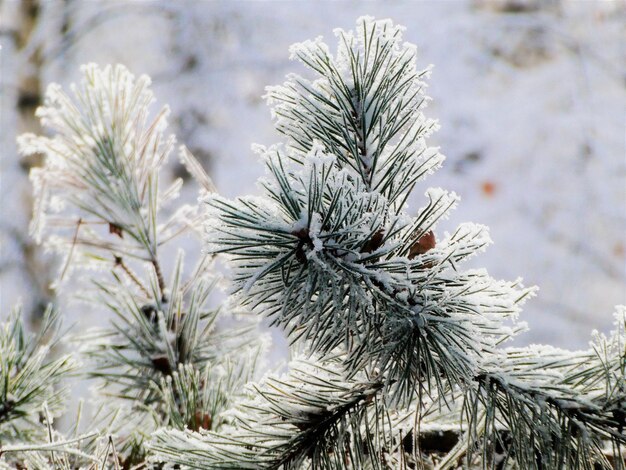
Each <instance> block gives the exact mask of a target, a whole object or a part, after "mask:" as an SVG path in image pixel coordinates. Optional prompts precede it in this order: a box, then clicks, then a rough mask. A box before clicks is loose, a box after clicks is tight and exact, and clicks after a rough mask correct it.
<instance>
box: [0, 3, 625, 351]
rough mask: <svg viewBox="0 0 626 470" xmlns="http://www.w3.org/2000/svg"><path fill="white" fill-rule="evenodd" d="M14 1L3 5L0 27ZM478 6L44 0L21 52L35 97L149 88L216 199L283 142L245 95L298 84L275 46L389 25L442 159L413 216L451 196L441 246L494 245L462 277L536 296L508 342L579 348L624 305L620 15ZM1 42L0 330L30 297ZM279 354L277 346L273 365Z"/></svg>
mask: <svg viewBox="0 0 626 470" xmlns="http://www.w3.org/2000/svg"><path fill="white" fill-rule="evenodd" d="M15 3H17V0H13V2H12V1H11V0H9V2H7V3H6V4H5V6H4V7H3V8H4V12H5V15H6V12H7V11H8V10H10V9H11V7H12V6H13V7H14V6H15ZM486 3H487V2H461V1H440V2H437V1H428V2H400V1H394V2H380V3H376V2H326V1H315V2H314V1H303V2H283V1H274V2H219V1H214V2H208V1H206V2H204V1H195V2H180V3H178V2H163V3H156V2H152V3H139V2H121V1H108V2H74V3H69V5H70V6H69V7H68V6H67V5H66V4H65V2H55V1H49V2H44V8H43V9H42V11H41V18H42V19H41V22H40V23H41V24H39V25H38V26H37V27H36V29H35V31H34V36H33V39H32V41H33V43H36V44H39V45H40V46H41V47H42V51H43V55H44V57H45V58H46V60H45V62H44V66H43V69H42V76H41V80H42V82H43V83H44V84H46V83H49V82H52V81H54V82H58V83H60V84H62V85H63V86H67V85H69V83H71V82H72V81H76V80H77V79H78V76H79V66H80V65H81V64H83V63H87V62H96V63H99V64H102V65H104V64H106V63H123V64H125V65H127V66H128V67H129V68H130V70H131V71H133V72H134V73H136V74H142V73H146V74H148V75H150V76H151V77H152V79H153V83H154V85H153V88H154V91H155V94H156V96H157V99H158V102H159V104H165V103H167V104H169V105H170V107H171V108H172V116H171V119H170V121H171V122H172V123H173V127H172V130H173V131H174V132H175V133H176V134H177V136H178V141H179V142H180V143H184V144H186V145H187V146H188V147H189V148H190V149H191V151H192V152H193V153H194V154H195V155H196V156H197V157H198V158H200V159H201V160H202V162H203V164H204V166H205V168H206V169H207V170H208V171H209V173H210V174H211V176H212V178H213V180H214V181H215V183H216V185H217V187H218V189H219V191H220V193H221V194H222V195H224V196H226V197H235V196H238V195H244V194H258V193H259V189H258V188H257V186H256V185H255V181H256V179H257V177H258V176H260V175H261V174H262V172H263V166H262V162H261V161H260V160H259V159H258V158H257V157H256V156H255V154H254V153H253V152H252V151H251V150H250V146H251V144H253V143H261V144H264V145H269V144H272V143H276V142H279V141H280V140H281V137H280V136H279V135H277V134H276V133H275V132H274V130H273V127H272V122H271V119H270V112H269V108H268V107H267V106H266V105H265V103H264V101H263V99H262V98H261V96H262V95H263V94H264V87H265V86H266V85H273V84H278V83H282V82H283V80H284V76H285V74H287V73H289V72H299V73H302V72H304V70H303V68H302V66H301V65H299V64H298V63H296V62H290V61H289V60H288V56H289V53H288V47H289V45H290V44H292V43H294V42H296V41H301V40H305V39H311V38H314V37H316V36H318V35H323V36H324V38H325V40H326V42H328V43H329V44H333V43H334V38H333V34H332V30H333V29H334V28H335V27H342V28H344V29H350V28H352V27H353V25H354V21H355V19H356V18H357V17H358V16H361V15H364V14H369V15H373V16H375V17H377V18H384V17H389V18H391V19H392V20H394V21H395V22H397V23H400V24H403V25H404V26H406V28H407V30H406V34H405V38H406V39H407V40H408V41H410V42H412V43H415V44H417V46H418V51H419V56H420V57H421V65H422V66H423V67H426V66H427V65H429V64H434V66H435V67H434V71H433V74H432V77H431V80H430V87H429V89H428V94H429V95H430V96H431V97H432V98H433V100H432V102H431V104H430V105H429V107H428V109H427V110H426V114H427V116H428V117H435V118H438V119H439V121H440V124H441V130H440V131H439V132H438V133H437V134H436V135H435V136H434V138H433V139H432V143H433V144H435V145H438V146H440V148H441V151H442V153H443V154H444V155H446V156H447V160H446V162H445V163H444V166H443V168H442V169H441V170H439V171H438V172H437V173H436V174H435V175H433V176H431V177H429V178H428V179H427V180H425V182H423V183H422V185H421V186H419V187H418V188H417V190H416V191H415V193H414V195H413V197H412V199H411V201H410V205H411V207H413V208H415V209H417V208H418V207H420V206H421V205H423V203H424V201H425V199H424V192H425V191H426V189H427V188H428V187H430V186H433V187H438V186H440V187H443V188H446V189H447V190H451V191H455V192H456V193H457V194H459V195H460V196H461V203H460V204H459V207H458V209H457V210H456V211H455V213H454V214H453V215H452V217H451V218H450V219H449V220H448V221H446V222H445V223H444V224H443V226H442V227H441V228H440V231H441V233H443V230H449V231H451V230H452V229H453V228H454V227H455V226H456V225H457V224H458V223H459V222H463V221H472V222H477V223H481V224H485V225H487V226H489V227H490V229H491V237H492V238H493V240H494V241H495V244H494V245H493V246H492V247H490V248H489V250H488V251H487V252H486V253H485V254H482V255H480V256H478V257H476V258H475V259H473V260H472V262H471V263H472V266H474V267H479V266H480V267H486V268H487V269H488V271H489V272H490V274H492V275H493V276H494V277H496V278H502V279H508V280H513V279H515V278H517V277H518V276H521V277H523V278H524V280H525V283H526V284H527V285H538V286H539V287H540V291H539V295H538V296H537V297H536V298H535V299H533V300H532V301H530V302H529V303H527V304H526V306H525V308H524V311H523V314H522V319H523V320H526V321H527V322H528V324H529V327H530V332H529V333H527V334H525V335H524V336H523V337H521V338H520V339H519V340H518V342H519V343H520V344H525V343H550V344H552V345H554V346H559V347H570V348H576V347H582V346H585V345H586V344H587V341H588V340H589V339H590V332H591V330H592V329H593V328H596V329H599V330H605V331H607V330H608V329H609V327H610V325H611V322H612V318H613V317H612V313H613V311H614V306H615V305H617V304H623V303H626V137H625V125H626V6H625V4H624V3H623V2H618V1H615V2H592V1H576V2H575V1H572V2H561V3H558V2H554V1H552V2H549V3H550V5H549V6H546V7H545V8H540V9H538V10H532V9H531V11H526V12H518V13H510V12H504V11H501V9H499V8H497V5H498V3H497V2H488V3H489V5H487V4H486ZM492 3H495V4H496V6H493V5H491V4H492ZM521 3H528V2H521ZM546 5H548V3H547V2H546ZM7 17H8V18H10V15H9V16H5V20H4V21H3V23H2V27H3V28H4V29H6V28H7V24H6V22H7V20H6V18H7ZM8 21H10V20H8ZM64 22H65V23H66V26H67V30H68V32H69V34H65V35H63V34H61V32H60V31H61V29H62V24H63V23H64ZM9 26H10V25H9ZM2 45H3V49H2V56H1V67H2V70H1V72H2V90H1V93H2V117H1V121H2V122H1V124H2V131H0V132H1V141H0V149H2V150H1V152H2V162H1V170H0V171H1V172H2V181H1V186H0V197H1V198H2V199H1V209H2V210H1V212H0V223H1V231H0V237H1V243H2V248H1V250H2V252H1V254H0V266H1V267H2V270H1V271H0V283H1V290H0V308H1V312H0V316H2V317H4V316H5V315H7V314H8V311H9V309H10V306H11V305H12V304H13V303H14V302H15V300H16V299H17V298H18V297H21V298H22V299H23V300H24V302H25V303H26V304H27V305H28V302H29V292H28V290H29V288H30V287H29V283H28V281H27V277H28V276H27V275H25V274H24V270H23V266H22V264H20V263H21V262H20V256H21V255H20V254H19V246H18V245H17V243H16V242H15V237H12V236H11V235H10V233H11V230H13V229H14V230H17V231H21V233H24V232H25V230H26V225H27V221H28V211H27V204H28V200H27V197H26V196H27V194H28V192H29V190H30V189H29V185H28V182H27V179H26V177H25V175H24V174H23V173H24V172H23V170H22V169H21V167H20V165H19V158H18V156H17V154H16V151H15V144H14V140H15V136H16V134H17V133H18V132H20V129H18V127H19V126H18V124H17V113H16V111H15V100H16V96H17V95H16V86H17V82H16V76H17V72H18V71H20V70H23V69H24V68H25V67H27V64H25V63H24V61H23V57H24V52H20V51H17V50H13V48H12V47H11V46H10V44H9V43H8V41H7V40H6V36H4V35H3V36H2ZM172 161H176V158H172ZM179 171H180V168H178V167H177V166H176V165H173V166H172V172H173V173H174V172H179ZM196 190H197V188H195V187H192V188H190V189H187V190H185V191H184V193H183V197H184V199H186V200H187V201H193V200H194V199H195V197H196ZM25 201H26V202H25ZM80 308H81V307H78V308H77V307H68V310H67V315H68V316H70V317H71V318H72V319H73V320H74V321H75V320H80V321H81V323H82V325H84V326H85V325H88V324H89V323H90V322H92V321H94V319H95V314H90V313H88V312H85V311H80V310H79V309H80ZM275 337H277V338H278V337H279V335H278V334H275ZM284 354H285V353H284V343H283V344H279V347H278V348H277V349H276V350H275V352H274V358H278V357H280V356H282V355H284Z"/></svg>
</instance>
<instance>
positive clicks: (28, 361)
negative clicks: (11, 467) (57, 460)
mask: <svg viewBox="0 0 626 470" xmlns="http://www.w3.org/2000/svg"><path fill="white" fill-rule="evenodd" d="M60 326H61V325H60V320H59V317H58V314H57V312H56V311H54V310H53V309H52V308H51V307H48V309H47V310H46V312H45V314H44V318H43V322H42V325H41V328H40V331H39V333H38V334H37V335H28V334H27V333H26V330H25V327H24V323H23V320H22V314H21V311H20V310H19V308H17V309H16V310H14V311H13V312H12V313H11V315H10V316H9V317H8V319H7V321H6V322H3V323H0V443H2V444H10V443H16V442H18V443H19V442H24V443H25V442H32V441H33V440H35V439H38V438H41V436H42V435H43V428H42V426H41V423H40V420H45V416H44V415H43V412H44V406H45V407H46V409H47V410H49V411H48V412H49V415H50V416H51V417H57V416H59V415H60V414H61V412H62V411H63V410H64V400H65V397H66V394H67V388H66V387H65V386H63V385H62V381H63V380H64V379H67V378H68V377H69V376H70V375H71V374H73V373H74V372H75V370H76V367H77V363H76V362H75V360H74V359H73V358H72V357H71V356H70V355H62V356H60V357H58V358H54V357H52V356H53V352H52V350H53V348H54V347H55V346H56V345H57V344H58V342H59V340H60V337H61V331H60ZM1 452H2V450H1V448H0V453H1Z"/></svg>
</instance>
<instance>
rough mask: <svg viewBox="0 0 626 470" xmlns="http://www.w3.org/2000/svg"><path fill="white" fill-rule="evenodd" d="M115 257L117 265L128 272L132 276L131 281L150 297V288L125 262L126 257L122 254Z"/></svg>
mask: <svg viewBox="0 0 626 470" xmlns="http://www.w3.org/2000/svg"><path fill="white" fill-rule="evenodd" d="M114 258H115V266H119V267H120V268H122V270H123V271H124V272H125V273H126V275H127V276H128V277H129V278H130V280H131V281H133V282H134V283H135V285H136V286H137V287H139V289H140V290H141V292H143V294H144V295H145V296H146V297H148V298H150V293H149V292H148V289H146V288H145V287H144V285H143V284H142V283H141V281H140V280H139V278H138V277H137V276H136V275H135V273H134V272H133V271H132V270H131V269H130V268H129V267H128V266H127V265H126V263H124V259H123V258H122V257H121V256H117V255H114Z"/></svg>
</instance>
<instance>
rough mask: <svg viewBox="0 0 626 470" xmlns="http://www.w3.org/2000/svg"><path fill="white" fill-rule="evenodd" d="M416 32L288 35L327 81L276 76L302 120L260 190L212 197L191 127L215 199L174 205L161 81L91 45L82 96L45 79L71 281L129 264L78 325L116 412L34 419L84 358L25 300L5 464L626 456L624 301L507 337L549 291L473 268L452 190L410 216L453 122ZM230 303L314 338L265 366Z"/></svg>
mask: <svg viewBox="0 0 626 470" xmlns="http://www.w3.org/2000/svg"><path fill="white" fill-rule="evenodd" d="M402 31H403V28H401V27H398V26H395V25H393V24H392V23H391V22H390V21H375V20H373V19H371V18H367V17H366V18H361V19H359V20H358V21H357V25H356V29H355V31H350V32H346V31H343V30H337V31H336V35H337V38H338V46H337V50H336V52H335V53H334V54H332V53H331V52H330V50H329V48H328V47H327V46H326V44H324V43H323V42H322V41H321V39H316V40H315V41H306V42H304V43H301V44H296V45H294V46H293V47H292V49H291V55H292V58H294V59H297V60H299V61H300V62H302V64H304V66H305V67H306V68H307V69H308V73H309V75H310V76H311V77H312V78H305V77H302V76H299V75H290V76H288V78H287V81H286V82H285V83H284V84H283V85H282V86H276V87H270V88H268V93H267V99H268V102H269V103H270V105H271V107H272V113H273V117H274V120H275V124H276V128H277V130H278V131H279V132H280V133H281V134H282V135H283V136H284V138H285V141H284V143H283V144H281V145H276V146H272V147H267V148H266V147H260V146H259V147H256V152H257V153H258V154H259V155H260V157H261V158H262V159H263V161H264V163H265V166H266V170H267V172H266V176H265V178H263V179H262V180H261V186H262V189H263V194H262V196H260V197H241V198H237V199H236V200H228V199H226V198H223V197H220V196H218V195H216V194H215V193H214V191H213V187H212V184H211V182H210V179H209V178H208V176H207V175H206V174H205V173H204V172H203V171H202V169H201V167H200V165H199V164H198V162H196V161H195V160H194V159H193V157H192V156H191V155H190V154H189V153H188V152H187V151H186V150H185V149H184V148H182V149H181V158H182V160H183V162H184V163H185V165H186V167H187V168H188V169H189V171H190V172H191V173H192V175H194V176H195V177H196V179H197V180H198V182H199V183H200V184H201V186H202V188H203V196H202V198H201V200H202V204H201V206H202V207H203V208H204V210H202V209H199V208H197V207H182V208H180V209H179V210H178V211H175V212H174V214H173V216H171V217H169V218H167V219H166V220H165V221H164V222H162V221H161V220H162V218H163V217H164V216H163V213H165V211H164V210H162V209H163V207H165V206H167V205H168V204H169V203H171V201H173V200H175V196H176V195H177V192H178V189H179V187H180V182H176V183H174V185H173V186H172V187H171V188H169V189H166V190H160V186H159V181H158V177H159V171H160V169H161V168H162V166H163V165H164V164H165V162H166V160H167V158H168V155H169V153H170V151H171V148H172V146H173V138H168V137H165V135H164V130H165V117H166V114H167V111H166V110H164V111H162V112H161V113H159V114H158V115H157V117H156V118H155V119H154V120H152V121H148V119H147V116H148V107H149V105H150V103H151V102H152V101H153V97H152V94H151V93H150V91H149V89H148V80H147V78H145V77H142V78H140V79H138V80H135V79H134V77H133V76H132V75H131V74H130V73H129V72H128V71H127V70H126V69H124V68H123V67H120V66H118V67H115V68H111V67H107V68H105V69H99V68H98V67H96V66H88V67H86V68H85V70H84V80H83V83H82V85H81V86H80V87H78V88H75V89H74V92H75V99H73V100H72V99H70V98H69V97H68V96H67V95H65V94H64V93H62V92H61V91H60V90H59V89H58V88H57V87H52V88H51V89H50V91H49V93H48V95H47V96H48V98H47V102H46V106H44V107H43V108H42V109H41V110H40V111H39V114H40V117H41V118H42V121H43V123H44V124H45V125H47V126H48V127H51V128H52V129H53V130H54V131H55V134H54V136H53V137H52V138H45V137H35V136H23V137H22V138H21V145H22V148H23V150H24V152H42V153H44V154H45V155H46V164H45V166H44V167H43V168H41V169H39V170H35V171H34V172H33V180H34V181H35V187H36V191H37V216H36V217H35V221H34V224H33V227H34V232H35V234H36V236H38V237H40V239H42V235H43V234H44V233H45V234H46V238H45V239H46V240H47V242H48V243H49V244H51V245H52V246H53V247H56V248H57V249H58V250H59V251H61V252H63V253H64V254H65V256H66V262H65V263H64V264H63V267H62V270H61V273H60V275H59V278H60V279H61V280H62V279H65V278H67V277H68V276H69V274H68V272H69V271H70V268H72V269H81V268H80V267H81V266H83V267H88V268H93V267H105V268H106V269H107V270H108V271H110V272H111V274H112V276H108V275H106V273H104V274H97V273H95V274H93V285H94V287H93V289H92V290H89V291H88V292H87V294H86V295H85V297H86V298H87V300H91V301H92V302H93V301H96V302H97V303H100V304H101V305H105V306H106V308H107V309H108V310H109V311H111V312H113V314H114V315H115V318H116V320H115V321H114V322H113V323H112V325H111V327H110V328H108V329H107V330H105V331H104V332H103V331H99V332H97V333H93V334H88V335H85V336H84V337H83V344H84V345H85V346H84V348H83V351H82V352H83V355H84V357H85V358H86V359H87V360H88V361H89V362H90V367H89V369H88V370H89V372H88V375H89V376H91V377H93V378H96V379H98V380H99V381H100V383H101V387H100V389H99V393H100V395H101V396H104V397H107V399H106V400H105V401H104V404H103V405H102V406H101V407H100V408H99V415H98V416H99V418H100V419H99V421H97V422H98V423H101V430H100V431H99V432H96V433H92V434H85V435H80V436H78V437H76V435H72V436H64V437H62V438H61V437H58V436H56V434H55V435H54V436H53V435H52V431H51V429H52V428H51V427H50V425H48V431H49V432H48V439H47V441H46V440H45V435H46V433H43V434H42V433H41V432H40V431H41V426H37V423H35V422H34V421H33V417H34V416H36V414H37V413H40V412H41V410H42V409H43V410H45V413H47V415H48V416H53V415H56V414H57V413H58V410H59V406H58V405H59V403H60V395H59V391H58V390H57V389H55V388H54V387H53V385H54V382H55V381H57V380H58V378H59V377H61V376H63V375H64V374H66V373H69V372H70V370H73V368H72V367H70V364H71V359H70V358H69V357H65V356H64V357H63V358H62V359H54V360H53V359H45V356H46V353H48V350H47V349H38V348H39V346H36V345H38V344H39V342H40V340H35V341H34V342H32V343H29V344H31V345H35V346H26V343H25V342H24V339H23V334H22V333H18V331H21V330H19V328H20V327H19V321H17V318H12V319H10V320H9V322H8V323H7V324H6V325H5V326H4V328H5V330H3V331H5V333H3V335H4V336H2V338H0V339H1V340H2V343H0V347H1V348H3V349H2V355H1V356H0V358H1V360H2V370H1V375H2V377H1V378H2V385H1V386H2V387H4V388H0V436H7V437H5V438H4V439H8V442H9V443H10V444H9V445H8V446H6V445H5V444H4V443H3V444H2V448H0V452H2V453H3V456H2V458H3V459H5V460H4V461H2V462H15V461H19V462H21V464H24V463H28V462H34V461H37V462H39V464H41V465H44V464H46V465H52V466H54V465H55V464H57V465H58V462H59V461H60V460H59V459H61V457H59V456H63V457H62V458H63V459H64V460H63V465H65V468H74V467H80V466H86V465H92V466H93V465H94V464H96V466H98V465H99V466H102V467H107V466H122V467H125V468H131V467H133V466H138V467H137V468H145V467H150V466H154V467H155V468H161V466H163V465H164V464H165V465H172V466H174V468H180V467H189V468H199V469H200V468H202V469H207V468H213V469H306V468H311V469H396V468H400V469H401V468H411V469H413V468H436V469H439V470H444V469H452V468H460V467H466V468H497V469H507V468H511V469H537V470H544V469H555V470H556V469H597V468H618V469H622V468H624V467H625V464H624V451H623V445H624V443H625V441H626V432H625V430H624V427H625V425H626V382H625V368H626V349H625V348H626V345H625V339H626V332H625V328H626V310H625V309H624V308H620V309H618V312H617V313H616V315H615V330H614V331H613V332H612V333H611V335H609V336H608V337H607V336H603V335H600V334H595V336H594V338H593V339H592V341H591V343H590V348H589V349H588V350H586V351H578V352H572V351H565V350H560V349H555V348H552V347H548V346H532V347H527V348H511V347H505V346H503V343H505V342H506V341H507V340H509V339H510V338H512V337H513V336H515V335H516V334H517V333H519V332H520V331H522V330H523V329H524V328H525V325H524V324H523V323H521V322H519V321H518V315H519V312H520V307H521V305H522V303H523V302H524V301H525V300H526V299H528V298H529V297H531V296H532V295H534V289H532V288H530V289H529V288H525V287H524V286H523V285H522V284H521V282H520V280H516V281H514V282H504V281H498V280H495V279H493V278H491V277H490V276H489V275H488V274H487V273H486V272H485V271H484V270H472V269H463V262H464V261H465V260H466V259H468V258H469V257H471V256H473V255H474V254H476V253H479V252H481V251H482V250H484V249H485V248H486V247H487V246H488V245H489V244H490V242H491V241H490V238H489V235H488V231H487V228H486V227H484V226H480V225H475V224H462V225H460V226H459V227H457V228H456V229H455V230H454V231H453V233H446V234H443V235H441V236H440V237H437V235H436V228H437V223H438V222H439V221H440V220H442V219H443V218H445V217H446V215H447V214H448V213H449V211H450V210H452V209H453V208H454V207H455V206H456V204H457V202H458V197H457V196H456V195H455V194H454V193H449V192H446V191H444V190H442V189H429V190H427V191H426V202H425V204H424V206H423V207H422V208H420V209H419V210H418V211H417V213H416V215H415V216H412V215H410V213H409V209H408V206H407V199H408V197H409V195H410V194H411V192H412V191H413V189H414V188H415V186H416V185H417V184H418V183H420V182H421V180H422V179H423V178H424V177H425V176H427V175H428V174H430V173H432V172H433V171H434V170H435V169H437V168H438V167H439V166H440V165H441V163H442V161H443V157H442V155H441V154H440V153H439V152H438V150H437V149H434V148H431V147H428V146H427V144H426V139H427V138H428V136H429V135H430V134H431V133H432V132H433V131H435V130H436V128H437V124H436V122H435V121H433V120H430V119H427V118H426V117H425V116H424V115H423V113H422V111H423V109H424V107H425V106H426V104H427V102H428V98H427V97H426V95H425V93H424V88H425V86H426V85H425V83H424V80H425V79H426V78H427V77H428V73H429V71H428V69H426V70H419V69H417V68H416V51H415V47H414V46H412V45H409V44H406V43H404V42H403V41H402ZM198 227H204V228H205V230H204V232H205V240H206V246H207V248H208V250H207V255H206V256H202V257H201V259H200V261H199V263H198V266H197V267H196V269H194V270H193V272H192V273H191V274H186V273H185V271H184V269H183V266H182V255H180V256H179V257H178V258H177V261H176V262H174V263H173V267H172V271H171V275H170V276H169V277H170V278H171V280H170V282H169V285H168V284H167V282H166V275H165V274H164V272H163V269H162V267H161V253H162V252H163V247H162V246H163V245H164V244H166V243H168V244H169V243H171V241H172V240H174V239H176V235H178V234H179V233H181V232H183V231H185V230H186V229H188V228H191V229H193V230H195V231H198V230H197V229H198ZM218 255H220V256H225V257H226V258H227V259H228V260H229V262H230V264H231V266H232V268H233V275H232V284H233V292H232V297H231V298H230V299H229V300H228V302H227V303H226V304H225V308H224V309H221V310H220V309H218V310H216V309H211V308H208V298H209V294H210V291H211V287H212V285H213V284H214V282H215V281H214V280H215V275H214V274H212V269H211V263H210V261H211V259H212V257H214V256H218ZM185 276H188V278H187V279H185ZM224 310H227V311H232V310H236V311H238V312H239V311H243V312H252V313H257V314H258V316H260V317H264V318H266V319H269V320H270V322H271V323H272V324H273V325H277V326H279V327H281V328H282V329H283V330H284V331H285V333H286V335H287V336H288V338H289V339H290V341H291V345H292V348H293V350H294V352H295V353H296V354H297V359H296V360H295V361H294V362H293V363H292V364H290V369H289V372H288V373H287V374H284V375H276V374H267V375H266V376H265V377H264V378H262V379H261V380H260V381H258V382H257V383H251V382H249V380H250V379H251V377H252V373H253V370H254V358H255V356H256V354H258V353H259V350H260V349H262V346H260V343H259V342H258V341H256V338H257V336H258V334H257V333H255V327H254V324H252V323H250V322H249V321H248V323H247V324H246V325H244V326H242V328H243V330H237V331H235V332H231V333H228V331H225V330H224V329H223V328H222V329H215V327H214V325H215V322H216V320H217V319H218V317H219V315H222V314H223V313H222V312H223V311H224ZM42 361H43V362H42ZM31 362H32V363H33V364H37V367H34V366H30V365H29V364H30V363H31ZM24 374H26V375H25V377H26V378H25V379H23V380H21V379H19V380H18V377H21V375H24ZM43 381H45V383H46V387H42V386H41V385H42V383H43ZM246 382H249V383H248V386H247V387H245V389H243V391H242V385H243V384H244V383H246ZM7 384H8V385H7ZM29 390H32V391H31V392H29ZM110 398H112V399H113V401H112V402H111V401H110ZM43 421H44V422H48V421H49V420H46V419H44V420H43ZM55 432H56V431H55ZM3 433H4V434H3ZM16 439H21V440H22V441H28V442H34V444H32V445H30V446H21V447H20V446H19V445H16V444H14V443H13V442H14V441H16ZM58 439H60V441H58V442H60V443H57V440H58ZM63 439H65V440H63ZM70 457H71V458H70ZM6 459H9V460H6ZM11 459H13V460H11ZM55 459H56V460H55ZM81 459H82V460H81ZM42 462H43V463H42ZM31 465H34V464H32V463H31Z"/></svg>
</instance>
